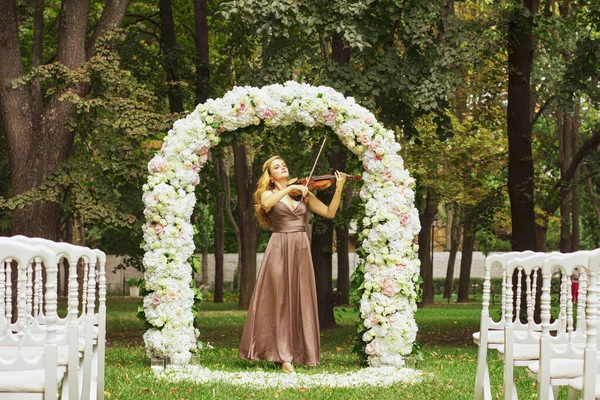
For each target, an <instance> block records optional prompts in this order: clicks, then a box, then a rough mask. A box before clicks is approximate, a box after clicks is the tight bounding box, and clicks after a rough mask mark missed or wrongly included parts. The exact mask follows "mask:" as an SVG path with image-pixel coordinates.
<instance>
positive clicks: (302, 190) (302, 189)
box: [288, 185, 308, 197]
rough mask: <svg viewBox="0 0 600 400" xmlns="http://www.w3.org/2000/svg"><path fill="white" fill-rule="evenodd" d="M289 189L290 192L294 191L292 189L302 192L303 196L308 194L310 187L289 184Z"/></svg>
mask: <svg viewBox="0 0 600 400" xmlns="http://www.w3.org/2000/svg"><path fill="white" fill-rule="evenodd" d="M288 189H290V191H289V192H292V191H297V192H301V193H302V197H305V196H306V195H307V194H308V188H307V187H306V186H304V185H290V186H288ZM289 192H288V193H289Z"/></svg>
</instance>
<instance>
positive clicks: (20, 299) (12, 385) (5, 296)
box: [0, 238, 65, 399]
mask: <svg viewBox="0 0 600 400" xmlns="http://www.w3.org/2000/svg"><path fill="white" fill-rule="evenodd" d="M14 264H16V268H13V265H14ZM38 264H41V265H43V266H44V269H45V276H46V278H45V279H43V277H41V276H39V277H36V278H35V280H33V279H32V275H33V274H34V273H33V268H32V265H36V266H37V265H38ZM56 265H57V258H56V255H55V253H54V252H52V251H51V250H50V249H48V248H46V247H44V246H30V245H27V244H24V243H17V242H15V241H10V242H9V241H7V240H3V238H2V239H0V313H1V314H0V323H2V328H3V329H2V333H3V334H2V335H1V336H0V346H2V349H3V350H4V349H12V350H14V351H1V352H0V399H56V398H57V396H58V386H59V384H60V382H61V380H62V377H63V375H64V373H65V368H64V367H59V366H58V343H57V334H56V321H57V317H58V316H57V297H58V296H57V288H56V276H57V267H56ZM13 273H16V274H17V287H16V288H12V282H11V276H12V274H13ZM34 282H37V283H38V284H43V287H44V291H43V297H44V300H45V303H44V307H43V311H44V313H45V317H46V323H45V325H44V330H43V332H42V333H40V332H32V329H31V327H32V324H31V323H29V322H30V321H29V319H28V312H29V311H31V310H32V309H33V303H30V302H29V301H28V299H27V298H28V294H30V293H32V292H33V290H34V289H35V284H34ZM13 289H14V292H13ZM15 292H16V293H15ZM13 293H15V294H16V302H17V304H16V306H17V315H16V316H15V317H16V322H15V323H14V324H13V323H12V320H13V316H12V298H13ZM9 310H11V311H9ZM31 346H33V348H35V349H36V350H35V351H31V348H32V347H31Z"/></svg>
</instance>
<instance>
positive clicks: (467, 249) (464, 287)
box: [458, 217, 475, 303]
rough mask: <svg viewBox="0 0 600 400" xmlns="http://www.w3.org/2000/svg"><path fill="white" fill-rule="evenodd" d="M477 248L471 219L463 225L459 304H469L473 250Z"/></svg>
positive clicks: (467, 219) (466, 220) (466, 219)
mask: <svg viewBox="0 0 600 400" xmlns="http://www.w3.org/2000/svg"><path fill="white" fill-rule="evenodd" d="M474 247H475V231H474V230H473V222H472V221H471V219H470V218H469V217H467V218H465V221H464V224H463V245H462V257H461V259H460V278H459V280H458V302H459V303H467V302H469V285H470V282H471V264H472V261H473V248H474Z"/></svg>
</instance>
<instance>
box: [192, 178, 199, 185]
mask: <svg viewBox="0 0 600 400" xmlns="http://www.w3.org/2000/svg"><path fill="white" fill-rule="evenodd" d="M199 183H200V175H196V179H194V183H192V185H194V186H196V185H197V184H199Z"/></svg>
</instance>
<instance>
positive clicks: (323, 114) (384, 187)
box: [143, 82, 420, 367]
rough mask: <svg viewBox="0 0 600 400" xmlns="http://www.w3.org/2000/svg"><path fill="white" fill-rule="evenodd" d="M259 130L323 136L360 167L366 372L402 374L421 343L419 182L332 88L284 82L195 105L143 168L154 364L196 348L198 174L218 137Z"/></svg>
mask: <svg viewBox="0 0 600 400" xmlns="http://www.w3.org/2000/svg"><path fill="white" fill-rule="evenodd" d="M261 122H263V123H264V124H265V125H266V126H269V127H274V126H282V125H290V124H294V123H301V124H304V125H306V126H309V127H313V126H329V127H330V128H331V129H332V130H333V131H334V132H335V133H336V134H337V136H338V137H339V138H340V140H341V141H342V143H343V144H344V145H345V146H346V147H347V148H348V149H349V150H350V151H351V152H352V153H354V154H356V155H357V156H358V157H359V158H360V159H361V160H362V164H363V168H364V171H365V172H364V174H363V181H364V184H363V186H362V188H361V191H360V197H361V199H362V200H363V201H364V203H365V218H364V220H363V221H362V223H363V226H364V230H363V232H362V235H363V236H364V237H365V239H364V241H363V243H362V246H363V248H364V250H365V251H366V254H367V257H366V259H365V260H363V261H364V262H365V282H364V285H365V292H364V295H363V298H362V299H361V304H360V311H361V318H363V319H364V325H365V327H366V328H367V331H366V332H365V334H364V336H363V340H364V341H365V343H366V344H367V348H366V352H367V355H368V360H369V363H370V365H371V366H384V365H389V366H395V367H402V366H403V365H404V357H403V356H404V355H407V354H408V353H410V351H411V348H412V343H413V342H414V340H415V337H416V333H417V325H416V323H415V320H414V312H415V310H416V291H415V283H416V281H417V279H418V274H419V260H418V259H417V257H416V245H415V244H414V243H413V239H414V236H415V235H416V234H417V233H418V232H419V229H420V226H419V218H418V213H417V210H416V209H415V207H414V192H413V187H414V184H415V181H414V179H413V178H411V177H410V175H409V173H408V171H406V169H404V163H403V160H402V158H401V157H400V156H399V155H398V151H399V150H400V145H399V144H398V143H397V142H396V141H395V135H394V132H393V131H391V130H389V129H386V128H385V127H383V126H382V125H381V124H380V123H379V122H378V121H377V120H376V119H375V116H374V115H373V114H372V113H371V112H369V111H368V110H366V109H365V108H363V107H361V106H360V105H359V104H357V103H356V102H355V100H354V99H353V98H351V97H344V96H343V95H342V94H341V93H338V92H336V91H335V90H333V89H332V88H330V87H322V86H321V87H313V86H310V85H307V84H300V83H296V82H287V83H285V84H284V85H278V84H277V85H270V86H265V87H263V88H255V87H235V88H233V89H232V90H231V91H230V92H228V93H226V94H225V95H224V96H223V97H222V98H220V99H216V100H212V99H210V100H208V101H207V102H206V103H204V104H200V105H198V106H197V107H196V109H195V110H194V111H193V112H192V113H190V114H189V115H188V116H187V117H185V118H183V119H180V120H178V121H177V122H175V124H174V125H173V128H172V129H171V130H170V131H169V133H168V135H167V136H166V137H165V139H164V144H163V146H162V149H161V151H160V152H159V154H157V155H156V156H155V157H154V158H153V159H152V160H151V161H150V162H149V163H148V171H149V173H150V174H149V176H148V182H147V183H146V184H145V185H144V187H143V190H144V194H143V201H144V204H145V206H146V208H145V211H144V215H145V217H146V225H145V226H144V241H145V245H144V250H145V251H146V253H145V256H144V266H145V270H146V272H145V275H146V276H145V277H146V289H147V290H148V292H149V294H148V295H147V296H146V297H145V298H144V310H145V314H146V318H147V320H148V322H149V323H150V324H152V325H153V328H152V329H150V330H148V331H147V332H146V334H145V335H144V341H145V343H146V351H147V353H148V355H149V356H152V357H162V358H164V357H170V358H171V360H173V361H174V362H177V361H179V362H181V363H185V362H186V361H187V360H188V359H189V357H190V349H191V348H193V347H194V346H195V345H196V332H195V330H194V328H193V315H192V311H191V306H192V304H193V292H192V290H191V289H190V287H189V284H190V279H191V266H190V265H189V263H188V262H187V260H188V259H189V257H190V256H191V255H192V254H193V251H194V244H193V229H192V225H191V224H190V217H191V214H192V211H193V208H194V203H195V201H196V198H195V195H194V187H195V185H197V184H198V182H199V178H198V170H199V169H200V168H201V167H202V165H203V164H204V163H205V162H206V161H207V157H208V151H209V149H210V147H212V146H215V145H216V144H217V143H218V142H219V134H220V133H222V132H225V131H234V130H237V129H240V128H244V127H247V126H249V125H258V124H260V123H261Z"/></svg>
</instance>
